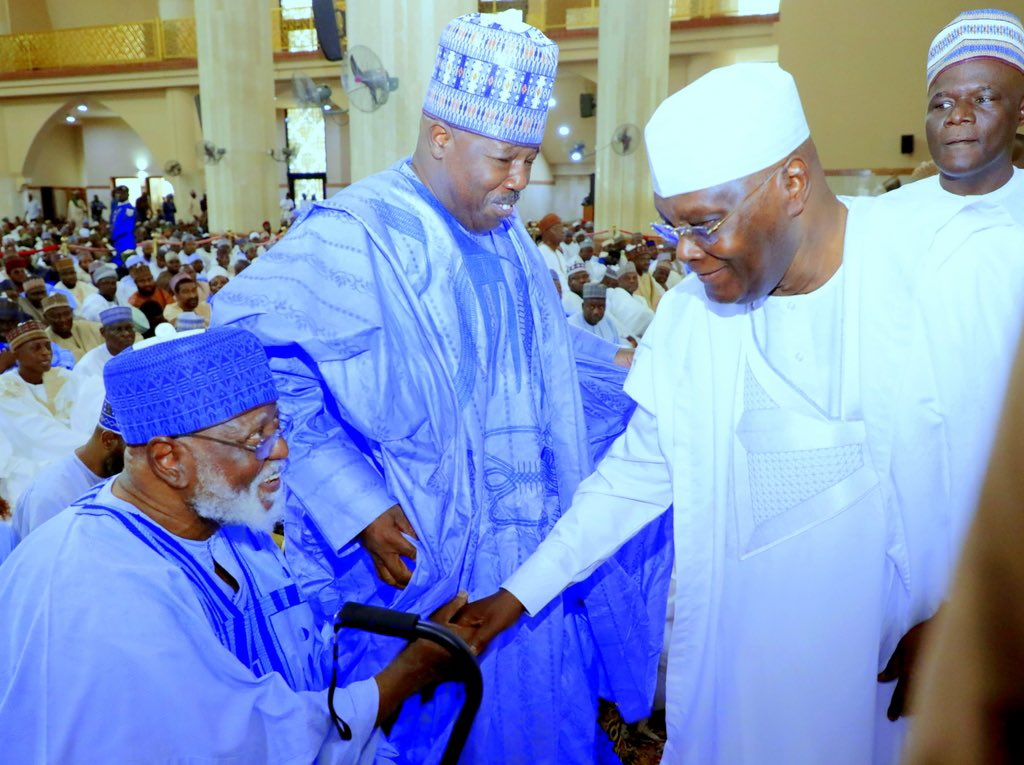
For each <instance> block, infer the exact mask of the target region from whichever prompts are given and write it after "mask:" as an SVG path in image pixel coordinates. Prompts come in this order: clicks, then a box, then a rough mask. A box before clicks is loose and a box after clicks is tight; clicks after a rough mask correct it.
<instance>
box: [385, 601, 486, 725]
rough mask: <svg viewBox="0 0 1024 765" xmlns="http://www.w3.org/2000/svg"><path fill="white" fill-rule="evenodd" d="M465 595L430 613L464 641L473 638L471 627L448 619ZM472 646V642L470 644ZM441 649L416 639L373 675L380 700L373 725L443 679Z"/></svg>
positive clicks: (444, 653)
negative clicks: (404, 702) (415, 694)
mask: <svg viewBox="0 0 1024 765" xmlns="http://www.w3.org/2000/svg"><path fill="white" fill-rule="evenodd" d="M468 599H469V596H468V595H467V594H466V593H465V592H460V593H459V594H458V595H456V596H455V597H454V598H452V599H451V600H449V601H448V602H447V603H445V604H444V605H443V606H441V607H440V608H439V609H437V610H436V611H434V613H432V614H431V615H430V620H431V621H434V622H437V623H438V624H441V625H443V626H445V627H447V628H448V629H450V630H452V631H453V632H455V633H456V634H457V635H458V636H459V637H461V638H462V639H463V640H465V641H466V642H470V640H471V639H472V637H473V632H472V630H471V629H469V628H467V627H464V626H461V625H459V624H456V623H455V622H453V621H451V619H452V617H453V616H454V615H455V613H456V612H457V611H458V610H459V609H460V608H462V607H463V606H465V605H466V601H467V600H468ZM471 645H472V644H471ZM450 658H451V657H450V654H449V653H448V651H446V650H445V649H443V648H441V647H440V646H438V645H435V644H434V643H431V642H429V641H427V640H416V641H414V642H412V643H410V644H409V645H408V646H406V647H405V648H404V649H403V650H402V652H401V653H399V654H398V656H396V657H395V659H394V661H392V662H391V663H390V664H388V665H387V666H386V667H384V669H382V670H381V671H380V672H378V673H377V674H376V676H375V677H374V679H375V680H376V681H377V689H378V693H379V694H380V700H379V702H378V706H377V725H378V726H379V725H381V723H383V722H384V721H385V720H387V719H389V718H390V717H391V716H392V715H393V714H394V713H395V712H396V711H397V710H398V708H399V707H400V706H401V704H402V702H403V701H405V700H406V699H407V698H409V697H410V696H412V695H413V694H414V693H417V692H419V691H421V690H423V689H425V688H427V687H429V686H431V685H434V684H436V683H439V682H440V681H441V680H442V679H444V669H445V667H446V665H447V663H448V660H449V659H450Z"/></svg>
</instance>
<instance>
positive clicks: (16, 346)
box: [0, 321, 85, 503]
mask: <svg viewBox="0 0 1024 765" xmlns="http://www.w3.org/2000/svg"><path fill="white" fill-rule="evenodd" d="M7 341H8V343H10V348H11V351H12V352H13V353H14V356H15V359H16V360H17V364H18V365H17V367H16V368H14V369H10V370H8V371H7V372H5V373H4V374H2V375H0V425H2V427H3V430H4V433H5V435H6V436H7V437H8V439H10V442H11V444H12V446H13V448H14V449H15V454H16V456H17V457H18V464H19V470H18V471H17V475H14V476H10V475H8V476H5V478H8V479H9V482H8V486H7V491H8V492H10V493H9V494H8V495H6V497H5V498H6V499H7V501H8V502H11V503H13V502H16V501H17V499H18V497H19V496H20V494H21V492H22V491H23V490H24V488H25V486H26V485H27V484H28V482H29V481H31V479H32V478H33V477H34V476H35V474H36V473H37V472H39V469H40V468H42V467H43V465H46V464H47V463H48V462H52V461H53V460H56V459H60V458H61V457H63V456H65V455H66V454H68V453H70V452H71V451H72V450H73V449H74V448H75V447H77V446H79V445H80V444H81V443H82V442H83V441H85V437H83V436H81V435H80V434H79V433H77V432H75V431H74V430H72V428H71V426H70V423H69V416H70V410H71V400H70V398H69V396H68V393H67V390H66V387H67V386H66V383H67V381H68V378H69V377H70V372H68V371H67V370H66V369H63V368H61V367H55V366H53V349H52V347H51V345H50V338H49V337H48V336H47V335H46V330H45V329H43V327H42V326H41V325H40V324H38V323H36V322H34V321H26V322H23V323H21V324H19V325H18V326H17V327H15V328H14V329H13V330H11V331H10V332H8V333H7Z"/></svg>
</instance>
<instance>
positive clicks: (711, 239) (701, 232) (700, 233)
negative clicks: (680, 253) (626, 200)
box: [651, 162, 787, 247]
mask: <svg viewBox="0 0 1024 765" xmlns="http://www.w3.org/2000/svg"><path fill="white" fill-rule="evenodd" d="M786 164H787V163H785V162H784V163H783V164H781V165H779V166H778V167H777V168H775V170H773V171H772V172H771V174H770V175H769V176H768V177H767V178H765V179H764V180H763V181H761V182H760V183H759V184H758V185H757V188H755V189H754V190H753V191H751V192H750V193H749V194H747V195H746V196H745V197H743V199H741V200H740V202H739V204H738V205H736V206H735V207H734V208H732V209H731V210H730V211H729V212H727V213H726V214H725V215H724V216H722V217H721V218H719V219H718V220H717V221H715V222H714V223H712V224H711V225H710V226H704V225H700V226H670V225H669V224H667V223H652V224H651V228H653V229H654V231H655V232H656V233H657V234H658V235H659V236H660V237H661V238H662V239H664V240H665V243H666V244H670V245H673V246H675V245H677V244H679V240H680V239H682V238H683V237H684V236H688V237H690V238H691V239H693V240H694V241H695V242H696V243H697V245H698V246H699V247H711V246H712V245H714V244H715V242H717V241H718V230H719V229H720V228H722V226H723V225H725V222H726V221H727V220H729V218H731V217H732V216H733V215H735V214H736V213H737V212H739V211H740V210H741V209H743V206H744V205H745V204H746V203H747V202H749V201H750V200H751V199H753V198H754V195H755V194H757V192H759V191H760V190H761V189H763V188H764V187H765V186H767V185H768V183H769V181H771V179H772V178H774V177H775V176H776V175H777V174H778V172H779V170H781V169H782V168H784V167H785V166H786Z"/></svg>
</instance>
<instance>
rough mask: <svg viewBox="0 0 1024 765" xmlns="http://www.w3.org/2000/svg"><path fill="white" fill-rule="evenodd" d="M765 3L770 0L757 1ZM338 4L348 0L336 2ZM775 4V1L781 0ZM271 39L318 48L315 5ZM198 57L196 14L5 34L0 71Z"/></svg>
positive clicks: (567, 0)
mask: <svg viewBox="0 0 1024 765" xmlns="http://www.w3.org/2000/svg"><path fill="white" fill-rule="evenodd" d="M665 1H666V2H668V3H670V4H671V14H672V21H685V20H689V19H697V18H716V17H727V16H737V15H742V14H743V5H744V3H745V2H751V0H665ZM758 2H759V4H760V5H761V6H764V5H765V4H766V3H767V5H769V6H770V5H771V4H772V3H771V0H758ZM336 4H337V5H338V7H339V8H340V9H342V10H343V9H344V2H342V0H336ZM598 6H599V3H598V0H480V2H479V8H480V11H481V12H486V13H494V12H498V11H503V10H506V9H508V8H518V9H520V10H522V11H524V13H525V15H526V20H527V21H528V22H529V23H531V24H533V25H534V26H537V27H539V28H541V29H543V30H546V31H550V30H565V29H569V30H572V29H594V28H596V27H597V25H598ZM776 7H777V4H776ZM271 13H272V16H271V37H272V40H271V44H272V46H273V50H274V52H275V53H279V52H285V51H292V52H295V51H310V50H316V29H315V27H314V24H313V15H312V11H311V10H310V11H308V15H306V10H305V9H295V8H289V9H286V10H284V11H282V10H280V9H274V10H272V11H271ZM195 58H196V23H195V19H193V18H184V19H154V20H152V21H140V22H134V23H130V24H114V25H110V26H99V27H81V28H77V29H57V30H53V31H51V32H33V33H30V34H16V35H0V74H4V73H11V72H30V71H33V70H48V69H76V68H93V67H98V66H124V65H133V64H146V63H152V62H159V61H175V60H183V59H184V60H189V59H192V60H194V59H195Z"/></svg>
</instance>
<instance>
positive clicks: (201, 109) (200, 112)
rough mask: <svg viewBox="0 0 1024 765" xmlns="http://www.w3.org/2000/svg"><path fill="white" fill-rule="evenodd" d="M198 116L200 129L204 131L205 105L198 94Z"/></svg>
mask: <svg viewBox="0 0 1024 765" xmlns="http://www.w3.org/2000/svg"><path fill="white" fill-rule="evenodd" d="M196 116H197V117H198V118H199V129H200V130H202V129H203V103H202V101H201V100H200V98H199V94H198V93H196Z"/></svg>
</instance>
